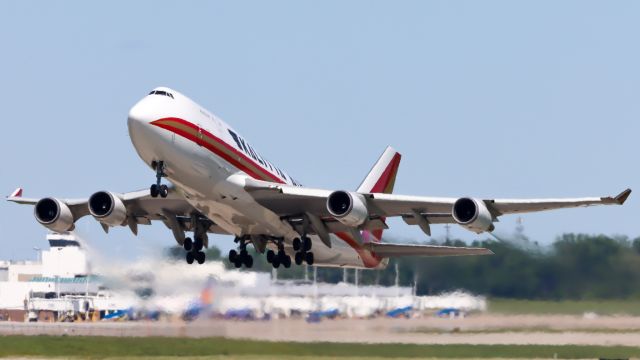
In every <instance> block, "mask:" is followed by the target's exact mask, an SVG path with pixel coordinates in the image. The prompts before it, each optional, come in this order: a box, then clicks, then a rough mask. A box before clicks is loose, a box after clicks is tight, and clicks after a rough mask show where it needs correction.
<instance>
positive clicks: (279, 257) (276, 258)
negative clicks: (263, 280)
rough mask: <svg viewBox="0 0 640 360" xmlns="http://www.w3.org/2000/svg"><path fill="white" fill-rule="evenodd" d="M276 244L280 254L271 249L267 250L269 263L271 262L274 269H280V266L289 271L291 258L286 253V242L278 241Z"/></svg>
mask: <svg viewBox="0 0 640 360" xmlns="http://www.w3.org/2000/svg"><path fill="white" fill-rule="evenodd" d="M275 242H276V245H277V246H278V252H275V251H273V250H271V249H269V250H267V262H269V263H270V264H271V265H272V266H273V268H274V269H277V268H279V267H280V265H282V266H284V267H285V268H287V269H288V268H290V267H291V256H289V255H287V253H286V252H284V240H282V239H278V240H275Z"/></svg>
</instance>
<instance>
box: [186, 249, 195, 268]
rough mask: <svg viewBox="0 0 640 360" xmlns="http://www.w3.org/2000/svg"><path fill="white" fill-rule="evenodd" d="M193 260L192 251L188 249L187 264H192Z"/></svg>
mask: <svg viewBox="0 0 640 360" xmlns="http://www.w3.org/2000/svg"><path fill="white" fill-rule="evenodd" d="M193 260H194V256H193V253H192V252H191V251H189V252H188V253H187V264H189V265H191V264H193Z"/></svg>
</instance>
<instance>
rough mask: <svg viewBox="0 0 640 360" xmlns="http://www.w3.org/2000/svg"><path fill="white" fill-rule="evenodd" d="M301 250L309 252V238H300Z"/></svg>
mask: <svg viewBox="0 0 640 360" xmlns="http://www.w3.org/2000/svg"><path fill="white" fill-rule="evenodd" d="M302 249H303V250H304V251H305V252H306V251H309V250H311V238H309V237H308V236H305V237H303V238H302Z"/></svg>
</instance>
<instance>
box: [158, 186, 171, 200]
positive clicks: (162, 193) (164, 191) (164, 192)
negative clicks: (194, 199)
mask: <svg viewBox="0 0 640 360" xmlns="http://www.w3.org/2000/svg"><path fill="white" fill-rule="evenodd" d="M159 190H160V191H159V193H160V196H161V197H163V198H166V197H167V195H169V187H168V186H167V185H164V184H162V185H160V189H159Z"/></svg>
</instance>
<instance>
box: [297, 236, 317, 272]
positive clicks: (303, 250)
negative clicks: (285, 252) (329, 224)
mask: <svg viewBox="0 0 640 360" xmlns="http://www.w3.org/2000/svg"><path fill="white" fill-rule="evenodd" d="M293 250H295V251H296V255H295V256H294V258H295V261H296V265H302V263H303V262H306V263H307V265H313V260H314V259H313V253H312V252H311V238H309V237H308V236H306V235H302V238H300V239H299V238H295V239H293Z"/></svg>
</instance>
